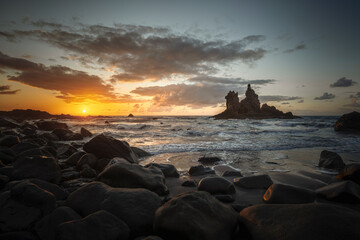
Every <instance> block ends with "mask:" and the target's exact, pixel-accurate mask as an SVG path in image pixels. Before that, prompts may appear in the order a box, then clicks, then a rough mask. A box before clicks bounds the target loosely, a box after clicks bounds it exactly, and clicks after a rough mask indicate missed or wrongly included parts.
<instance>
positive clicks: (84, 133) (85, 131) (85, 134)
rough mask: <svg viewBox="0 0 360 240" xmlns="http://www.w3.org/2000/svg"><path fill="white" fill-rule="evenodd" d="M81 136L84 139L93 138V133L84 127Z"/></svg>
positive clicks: (81, 129)
mask: <svg viewBox="0 0 360 240" xmlns="http://www.w3.org/2000/svg"><path fill="white" fill-rule="evenodd" d="M80 134H81V136H83V137H91V136H92V133H91V132H90V131H89V130H87V129H86V128H83V127H82V128H80Z"/></svg>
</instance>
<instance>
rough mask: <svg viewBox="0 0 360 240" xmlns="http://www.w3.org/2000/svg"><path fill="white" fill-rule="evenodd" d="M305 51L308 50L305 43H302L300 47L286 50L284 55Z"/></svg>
mask: <svg viewBox="0 0 360 240" xmlns="http://www.w3.org/2000/svg"><path fill="white" fill-rule="evenodd" d="M304 49H306V45H305V43H300V44H299V45H297V46H295V47H294V48H290V49H287V50H285V51H284V53H292V52H295V51H299V50H304Z"/></svg>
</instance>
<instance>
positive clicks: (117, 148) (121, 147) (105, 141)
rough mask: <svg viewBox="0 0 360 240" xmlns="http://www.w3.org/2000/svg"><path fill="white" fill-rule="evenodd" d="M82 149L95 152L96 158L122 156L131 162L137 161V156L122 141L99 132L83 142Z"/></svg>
mask: <svg viewBox="0 0 360 240" xmlns="http://www.w3.org/2000/svg"><path fill="white" fill-rule="evenodd" d="M84 150H85V151H86V152H88V153H93V154H95V156H96V157H98V158H110V159H111V158H114V157H122V158H125V159H126V160H128V161H129V162H131V163H136V162H137V161H138V158H137V156H136V155H135V153H134V152H133V151H132V150H131V148H130V147H129V145H128V144H127V143H126V142H124V141H119V140H117V139H115V138H113V137H110V136H105V135H103V134H100V135H98V136H96V137H94V138H93V139H91V140H90V141H89V142H87V143H85V145H84Z"/></svg>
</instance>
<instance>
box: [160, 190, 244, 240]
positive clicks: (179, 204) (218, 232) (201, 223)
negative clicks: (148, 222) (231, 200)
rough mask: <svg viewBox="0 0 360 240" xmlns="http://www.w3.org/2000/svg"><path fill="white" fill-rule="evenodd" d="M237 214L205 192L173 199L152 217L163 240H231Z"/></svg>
mask: <svg viewBox="0 0 360 240" xmlns="http://www.w3.org/2000/svg"><path fill="white" fill-rule="evenodd" d="M236 227H237V214H236V212H235V211H234V210H233V209H232V208H231V207H229V206H227V205H225V204H223V203H221V202H219V201H218V200H216V199H215V198H213V197H212V196H211V195H210V194H209V193H207V192H193V193H185V194H182V195H179V196H177V197H174V198H172V199H171V200H170V201H168V202H166V203H165V204H164V205H163V206H161V207H160V208H159V209H158V210H157V211H156V214H155V221H154V230H155V232H156V233H157V235H159V236H161V237H163V238H164V239H173V240H176V239H188V240H195V239H196V240H202V239H206V240H213V239H214V240H218V239H223V240H226V239H231V236H232V234H233V233H234V231H235V229H236Z"/></svg>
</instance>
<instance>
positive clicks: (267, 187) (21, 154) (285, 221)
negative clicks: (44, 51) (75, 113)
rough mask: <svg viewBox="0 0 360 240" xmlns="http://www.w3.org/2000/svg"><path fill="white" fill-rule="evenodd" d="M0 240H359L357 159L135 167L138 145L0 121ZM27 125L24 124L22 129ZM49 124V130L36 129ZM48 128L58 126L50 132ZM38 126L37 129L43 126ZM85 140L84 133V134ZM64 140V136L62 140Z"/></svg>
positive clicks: (60, 127)
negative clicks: (254, 167) (270, 166)
mask: <svg viewBox="0 0 360 240" xmlns="http://www.w3.org/2000/svg"><path fill="white" fill-rule="evenodd" d="M0 122H1V123H3V125H2V127H1V132H0V160H1V161H0V239H29V240H31V239H35V240H38V239H40V240H53V239H54V240H55V239H56V240H82V239H90V240H91V239H94V240H97V239H104V240H119V239H123V240H128V239H134V240H135V239H136V240H146V239H147V240H151V239H152V240H161V239H163V240H180V239H181V240H218V239H221V240H222V239H224V240H237V239H238V240H241V239H247V240H251V239H253V240H262V239H269V240H272V239H273V240H278V239H289V240H293V239H307V240H312V239H314V240H315V239H316V240H322V239H324V240H325V239H326V240H328V239H358V238H359V236H360V228H359V227H358V224H359V222H360V164H351V165H345V164H344V162H343V161H342V159H341V157H340V156H339V155H337V154H336V153H333V152H329V151H323V152H322V153H321V156H320V159H319V167H321V168H326V169H328V170H332V171H339V172H340V173H339V174H338V175H337V177H336V178H335V177H331V176H328V175H322V174H318V173H310V172H304V171H301V172H295V173H270V174H258V175H251V176H242V174H241V172H239V171H236V170H234V169H227V170H226V169H225V170H224V172H223V174H221V175H222V176H219V175H220V174H219V175H217V174H216V171H215V170H214V169H215V168H214V166H213V165H214V164H217V163H218V162H220V161H221V159H220V158H204V157H203V158H200V159H199V164H200V165H198V166H193V167H191V168H190V169H189V171H188V172H180V173H179V171H178V170H177V169H176V168H175V166H173V165H170V164H158V163H150V164H148V165H146V166H142V165H141V164H139V162H140V160H141V158H142V157H143V156H146V155H148V153H146V152H145V151H144V150H141V149H139V148H135V147H132V146H130V145H129V144H128V143H127V142H125V141H120V140H117V139H114V138H112V137H110V136H106V135H103V134H100V135H97V136H94V137H92V138H90V136H91V135H92V134H91V132H89V131H88V130H86V129H82V130H80V133H79V134H80V135H81V137H82V139H84V138H85V140H86V141H85V143H81V142H73V140H69V138H70V139H71V136H72V135H74V134H77V133H74V132H72V131H70V130H69V128H68V126H67V125H66V124H64V123H59V122H56V121H41V122H37V124H36V123H35V124H32V123H26V122H25V123H22V124H20V125H19V124H15V123H13V122H12V121H9V120H5V119H0ZM25 129H26V131H25ZM40 129H47V130H40ZM55 130H56V131H55ZM44 132H45V133H44ZM86 138H88V139H86ZM64 139H67V140H64Z"/></svg>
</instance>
